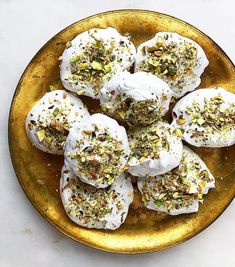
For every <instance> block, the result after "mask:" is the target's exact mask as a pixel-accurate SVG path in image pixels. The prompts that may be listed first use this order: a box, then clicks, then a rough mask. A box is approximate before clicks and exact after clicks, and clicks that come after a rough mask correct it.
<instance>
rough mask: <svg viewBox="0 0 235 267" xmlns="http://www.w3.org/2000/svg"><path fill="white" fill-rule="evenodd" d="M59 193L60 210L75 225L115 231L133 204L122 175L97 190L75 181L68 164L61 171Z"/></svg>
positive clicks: (131, 193) (130, 188) (124, 177)
mask: <svg viewBox="0 0 235 267" xmlns="http://www.w3.org/2000/svg"><path fill="white" fill-rule="evenodd" d="M60 194H61V199H62V202H63V205H64V209H65V211H66V213H67V215H68V216H69V218H70V219H71V220H72V221H74V222H75V223H76V224H78V225H81V226H83V227H87V228H97V229H110V230H115V229H117V228H119V227H120V226H121V224H122V223H123V222H124V221H125V219H126V216H127V213H128V209H129V206H130V204H131V203H132V201H133V186H132V183H131V180H130V178H127V177H126V176H125V175H124V174H121V175H120V177H119V178H118V179H117V180H116V181H115V182H114V183H113V184H112V185H111V186H110V187H108V188H105V189H98V188H95V187H93V186H91V185H88V184H85V183H83V182H82V181H80V179H78V178H77V177H76V176H75V175H74V173H73V172H72V170H71V169H70V167H68V164H65V165H64V167H63V168H62V171H61V179H60Z"/></svg>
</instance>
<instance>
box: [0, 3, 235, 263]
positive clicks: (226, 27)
mask: <svg viewBox="0 0 235 267" xmlns="http://www.w3.org/2000/svg"><path fill="white" fill-rule="evenodd" d="M121 8H140V9H150V10H156V11H160V12H163V13H167V14H170V15H173V16H176V17H178V18H181V19H183V20H185V21H187V22H189V23H191V24H193V25H194V26H196V27H198V28H199V29H201V30H202V31H203V32H205V33H206V34H208V35H209V36H210V37H211V38H212V39H214V40H215V41H216V42H217V43H218V44H219V45H220V46H221V47H222V48H223V49H224V50H225V52H226V53H227V54H228V55H229V57H230V58H231V59H232V60H233V62H235V45H234V41H235V26H234V24H235V14H234V10H235V1H234V0H161V1H160V0H135V1H134V0H133V1H131V0H129V1H128V0H115V1H112V0H107V1H106V0H97V1H95V0H93V1H90V0H67V1H66V0H54V1H53V0H45V1H42V0H37V1H32V0H31V1H30V0H0V181H1V190H0V192H1V194H0V267H8V266H9V267H13V266H14V267H31V266H33V267H37V266H42V267H51V266H53V267H54V266H55V267H62V266H66V267H70V266H73V267H76V266H81V267H83V266H84V267H90V266H96V267H101V266H102V267H106V266H114V267H116V266H128V267H129V266H146V267H151V266H152V267H153V266H154V267H155V266H156V267H161V266H164V267H168V266H169V267H172V266H174V267H178V266H180V267H182V266H183V267H184V266H186V267H194V266H197V267H198V266H202V267H204V266H207V267H208V266H209V267H210V266H213V267H217V266H220V267H221V266H223V267H234V266H235V256H234V237H235V226H234V224H235V202H233V203H232V204H231V205H230V206H229V207H228V209H227V210H226V211H225V212H224V213H223V215H222V216H221V217H220V218H219V219H218V220H217V221H216V222H215V223H213V224H212V225H211V226H210V227H209V228H208V229H206V230H205V231H204V232H203V233H201V234H199V235H198V236H196V237H194V238H193V239H191V240H189V241H187V242H186V243H184V244H182V245H179V246H177V247H175V248H172V249H169V250H165V251H162V252H158V253H151V254H145V255H117V254H110V253H105V252H100V251H96V250H94V249H91V248H87V247H85V246H83V245H80V244H78V243H76V242H74V241H72V240H70V239H68V238H66V237H64V236H63V235H62V234H60V233H59V232H58V231H57V230H55V229H54V228H53V227H52V226H50V225H49V224H48V223H47V222H46V221H44V219H42V218H41V216H40V215H39V214H38V213H37V211H36V210H34V208H33V207H32V206H31V204H30V203H29V201H28V200H27V199H26V197H25V195H24V194H23V192H22V190H21V188H20V186H19V184H18V181H17V180H16V177H15V174H14V171H13V169H12V165H11V162H10V158H9V151H8V140H7V120H8V112H9V106H10V102H11V98H12V95H13V92H14V90H15V86H16V84H17V81H18V79H19V78H20V75H21V74H22V72H23V70H24V68H25V67H26V65H27V64H28V62H29V60H30V59H31V58H32V57H33V55H34V54H35V53H36V52H37V51H38V49H39V48H40V47H41V46H42V45H43V44H44V43H45V42H46V41H47V40H48V39H50V38H51V37H52V36H53V35H55V34H56V33H57V32H58V31H60V30H61V29H63V28H65V27H66V26H68V25H69V24H71V23H73V22H75V21H77V20H79V19H82V18H84V17H86V16H89V15H92V14H95V13H98V12H101V11H107V10H111V9H121ZM26 101H27V98H26Z"/></svg>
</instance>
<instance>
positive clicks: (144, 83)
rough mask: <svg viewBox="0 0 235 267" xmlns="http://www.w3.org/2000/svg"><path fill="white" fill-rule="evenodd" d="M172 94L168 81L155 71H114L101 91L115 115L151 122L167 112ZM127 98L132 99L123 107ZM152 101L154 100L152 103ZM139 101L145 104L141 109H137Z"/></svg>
mask: <svg viewBox="0 0 235 267" xmlns="http://www.w3.org/2000/svg"><path fill="white" fill-rule="evenodd" d="M172 95H173V92H172V91H171V90H170V88H169V86H168V85H167V83H165V82H164V81H163V80H161V79H159V78H157V77H156V76H155V75H152V74H150V73H147V72H143V71H141V72H136V73H134V74H131V73H129V72H127V71H124V72H119V73H117V74H115V75H114V76H113V77H112V78H111V80H110V81H109V82H107V83H106V84H105V85H104V87H103V88H102V89H101V91H100V103H101V106H102V108H103V109H104V110H105V111H106V112H107V113H108V114H109V115H110V116H112V117H113V116H114V117H116V118H117V119H120V118H121V119H123V120H124V121H127V122H129V123H131V124H151V123H152V122H154V121H155V120H157V119H158V118H160V117H162V116H164V115H165V114H166V112H167V111H168V109H169V104H170V100H171V97H172ZM125 101H128V102H129V103H128V104H127V106H125V107H124V108H123V104H124V103H125ZM149 101H155V102H154V103H152V104H151V103H149ZM138 103H139V105H141V106H142V107H141V109H140V110H136V109H135V106H136V105H138ZM134 105H135V106H134ZM133 109H134V110H133ZM119 113H120V114H121V116H120V115H119Z"/></svg>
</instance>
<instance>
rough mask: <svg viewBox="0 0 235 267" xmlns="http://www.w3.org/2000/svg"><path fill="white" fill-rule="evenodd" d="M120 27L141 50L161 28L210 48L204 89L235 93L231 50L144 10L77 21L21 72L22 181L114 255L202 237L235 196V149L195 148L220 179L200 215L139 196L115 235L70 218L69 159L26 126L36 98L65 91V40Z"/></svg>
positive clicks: (74, 231) (16, 104)
mask: <svg viewBox="0 0 235 267" xmlns="http://www.w3.org/2000/svg"><path fill="white" fill-rule="evenodd" d="M108 26H111V27H115V28H116V29H117V30H118V31H119V32H121V33H126V32H128V33H130V34H131V36H132V38H131V40H132V41H133V42H134V44H135V45H136V46H138V45H139V44H140V43H141V42H143V41H145V40H148V39H149V38H152V37H153V36H154V34H155V33H156V32H158V31H173V32H177V33H179V34H181V35H184V36H187V37H189V38H192V39H193V40H195V41H196V42H198V43H199V44H200V45H201V46H202V47H203V49H204V50H205V52H206V54H207V56H208V58H209V61H210V64H209V66H208V67H207V68H206V71H205V72H204V74H203V76H202V83H201V84H200V86H199V87H200V88H203V87H214V86H217V85H218V86H221V87H224V88H225V89H227V90H228V91H231V92H235V78H234V77H235V68H234V66H233V64H232V63H231V61H230V60H229V58H228V57H227V56H226V55H225V54H224V52H223V51H222V50H221V49H220V48H219V47H218V46H217V45H216V44H215V43H214V42H213V41H212V40H211V39H210V38H208V37H207V36H206V35H205V34H203V33H202V32H200V31H199V30H197V29H196V28H194V27H193V26H191V25H189V24H187V23H185V22H183V21H181V20H178V19H176V18H173V17H170V16H167V15H164V14H160V13H156V12H152V11H143V10H119V11H111V12H107V13H102V14H98V15H95V16H92V17H89V18H86V19H84V20H81V21H78V22H76V23H74V24H72V25H71V26H69V27H67V28H66V29H64V30H63V31H61V32H60V33H58V34H57V35H56V36H55V37H53V38H52V39H51V40H50V41H49V42H48V43H47V44H46V45H44V46H43V47H42V48H41V50H40V51H39V52H38V53H37V54H36V55H35V57H34V58H33V59H32V61H31V62H30V63H29V65H28V67H27V68H26V70H25V72H24V74H23V75H22V77H21V79H20V81H19V84H18V86H17V88H16V92H15V95H14V98H13V102H12V107H11V111H10V117H9V146H10V152H11V158H12V162H13V165H14V168H15V172H16V175H17V177H18V180H19V182H20V184H21V186H22V188H23V190H24V191H25V193H26V195H27V196H28V198H29V200H30V201H31V203H32V204H33V205H34V206H35V208H36V209H37V210H38V211H39V212H40V214H41V215H42V216H43V217H44V218H45V219H46V220H47V221H49V222H50V223H51V224H52V225H54V226H55V227H56V228H57V229H58V230H60V231H61V232H63V233H64V234H65V235H67V236H69V237H71V238H72V239H74V240H77V241H79V242H81V243H83V244H86V245H88V246H91V247H94V248H97V249H101V250H105V251H111V252H119V253H143V252H150V251H157V250H161V249H165V248H168V247H171V246H174V245H176V244H179V243H181V242H183V241H185V240H187V239H189V238H191V237H193V236H195V235H196V234H197V233H199V232H201V231H202V230H203V229H205V228H206V227H207V226H208V225H210V224H211V223H212V222H213V221H214V220H215V219H216V218H217V217H218V216H219V215H220V214H221V213H222V212H223V211H224V209H225V208H226V207H227V206H228V204H229V203H230V202H231V200H232V199H233V197H234V195H235V183H234V179H235V153H234V148H235V147H234V146H232V147H229V148H207V149H205V148H203V149H202V148H197V149H196V148H193V150H194V151H195V152H197V153H198V154H199V155H200V156H201V157H202V159H203V160H204V161H205V162H206V164H207V165H208V167H209V169H210V170H211V172H212V173H213V174H214V176H215V177H216V189H214V190H210V192H209V194H208V195H207V196H206V197H205V203H204V205H201V206H200V209H199V212H198V213H195V214H190V215H180V216H176V217H173V216H168V215H165V214H161V213H157V212H155V211H150V210H147V209H146V208H144V207H143V206H142V204H141V200H140V195H139V193H138V192H137V190H136V192H135V198H134V203H133V204H132V205H131V207H130V212H129V214H128V217H127V220H126V221H125V223H124V224H123V225H122V226H121V228H120V229H118V230H116V231H114V232H113V231H103V230H89V229H85V228H82V227H79V226H77V225H76V224H74V223H73V222H72V221H70V220H69V218H68V217H67V216H66V214H65V211H64V209H63V206H62V203H61V200H60V196H59V178H60V170H61V167H62V165H63V157H62V156H53V155H50V154H46V153H43V152H41V151H39V150H37V149H36V148H34V147H33V146H32V145H31V144H30V142H29V141H28V139H27V137H26V133H25V129H24V121H25V117H26V115H27V113H28V111H29V110H30V109H31V107H32V106H33V105H34V103H35V101H37V100H38V99H39V98H41V97H42V96H43V95H44V94H45V93H46V92H47V90H48V88H49V86H50V87H52V88H58V89H59V88H61V84H60V81H59V61H58V57H59V56H60V55H61V54H62V52H63V50H64V48H65V43H66V42H67V41H68V40H71V39H73V38H74V37H75V36H76V35H77V34H79V33H81V32H83V31H86V30H88V29H91V28H94V27H101V28H106V27H108ZM82 100H83V101H84V103H85V104H86V105H87V106H88V107H89V109H90V110H92V112H97V111H100V109H99V105H98V102H97V101H94V100H91V99H89V98H87V97H82Z"/></svg>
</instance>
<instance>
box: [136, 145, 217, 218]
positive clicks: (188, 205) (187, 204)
mask: <svg viewBox="0 0 235 267" xmlns="http://www.w3.org/2000/svg"><path fill="white" fill-rule="evenodd" d="M214 187H215V178H214V177H213V175H212V174H211V173H210V171H209V169H208V168H207V166H206V164H205V163H204V162H203V161H202V160H201V159H200V157H199V156H198V155H197V154H196V153H194V152H193V151H192V150H191V149H189V148H187V147H186V146H184V149H183V156H182V160H181V162H180V164H179V166H178V167H177V168H175V169H173V170H172V171H170V172H168V173H165V174H163V175H159V176H156V177H153V176H151V177H146V178H143V177H141V178H139V179H138V188H139V190H140V192H141V194H142V196H143V197H142V200H143V202H144V205H145V206H146V207H147V208H148V209H152V210H156V211H161V212H166V213H168V214H170V215H179V214H183V213H192V212H197V211H198V208H199V203H202V202H203V194H207V193H208V190H209V189H210V188H214Z"/></svg>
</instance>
